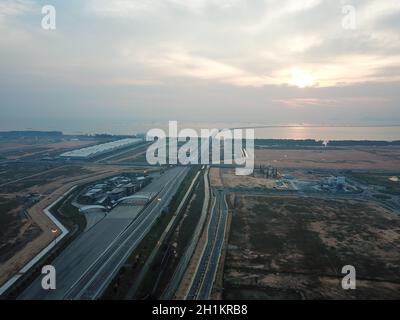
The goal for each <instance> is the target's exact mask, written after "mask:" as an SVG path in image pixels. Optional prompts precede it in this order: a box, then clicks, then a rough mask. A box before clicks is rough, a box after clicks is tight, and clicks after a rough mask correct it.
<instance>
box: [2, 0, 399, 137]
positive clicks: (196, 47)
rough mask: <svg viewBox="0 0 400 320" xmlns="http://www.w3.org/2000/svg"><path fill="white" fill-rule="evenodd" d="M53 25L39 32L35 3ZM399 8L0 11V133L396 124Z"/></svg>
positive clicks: (135, 6) (62, 6)
mask: <svg viewBox="0 0 400 320" xmlns="http://www.w3.org/2000/svg"><path fill="white" fill-rule="evenodd" d="M44 5H53V6H54V8H55V9H56V29H55V30H45V29H43V28H42V25H41V23H42V18H43V17H44V14H42V7H43V6H44ZM399 108H400V1H398V0H348V1H347V0H304V1H299V0H287V1H285V0H152V1H150V0H147V1H146V0H141V1H135V0H113V1H109V0H85V1H78V0H68V1H63V0H59V1H51V0H46V1H39V0H37V1H34V0H1V1H0V116H1V117H0V118H1V119H0V130H1V129H2V128H1V126H3V127H5V126H6V125H7V128H10V126H11V127H12V126H13V124H15V125H16V127H17V124H18V123H22V122H24V123H27V124H29V122H30V121H32V123H33V122H35V123H38V122H39V123H40V122H43V123H46V122H49V121H53V120H55V119H58V120H59V119H63V120H65V121H67V120H68V121H83V122H84V123H85V121H88V122H87V125H88V126H90V121H91V119H114V120H115V119H124V120H127V119H129V120H130V119H132V120H136V121H150V120H151V121H166V120H178V121H234V122H257V123H265V124H292V123H310V124H311V123H313V124H325V123H329V124H398V123H400V112H399V111H400V109H399Z"/></svg>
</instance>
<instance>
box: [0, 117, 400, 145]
mask: <svg viewBox="0 0 400 320" xmlns="http://www.w3.org/2000/svg"><path fill="white" fill-rule="evenodd" d="M168 125H169V122H168V121H148V120H147V121H146V120H126V119H123V120H120V119H118V120H115V119H104V120H92V119H87V120H83V119H81V120H77V119H71V120H65V119H52V120H48V121H43V120H41V121H40V120H38V121H32V120H30V121H7V122H1V121H0V131H11V130H41V131H47V130H49V131H51V130H54V131H62V132H64V133H65V134H71V135H78V134H103V133H105V134H114V135H131V134H141V133H142V134H143V133H147V132H148V130H150V129H154V128H159V129H162V130H164V131H165V132H166V133H167V134H168ZM186 128H190V129H194V130H196V131H197V132H198V133H199V134H200V130H201V129H214V128H215V129H224V128H249V129H250V128H253V129H254V130H255V138H258V139H296V140H303V139H315V140H321V141H332V140H371V141H396V140H400V124H391V125H375V124H369V125H364V124H361V125H359V124H358V125H353V124H345V125H343V124H303V123H302V124H295V123H294V124H267V123H249V122H223V121H221V122H207V121H201V122H194V121H178V130H181V129H186Z"/></svg>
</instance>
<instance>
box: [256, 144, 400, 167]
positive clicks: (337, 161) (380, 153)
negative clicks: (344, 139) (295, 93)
mask: <svg viewBox="0 0 400 320" xmlns="http://www.w3.org/2000/svg"><path fill="white" fill-rule="evenodd" d="M373 150H374V151H373V152H372V151H370V150H368V149H360V148H359V149H340V150H332V149H318V150H312V149H309V150H305V149H304V150H273V149H256V150H255V163H256V166H257V165H259V164H264V165H272V166H275V167H278V168H309V169H341V170H346V169H378V170H398V169H399V168H400V158H399V154H400V148H398V149H394V148H391V149H385V148H374V149H373Z"/></svg>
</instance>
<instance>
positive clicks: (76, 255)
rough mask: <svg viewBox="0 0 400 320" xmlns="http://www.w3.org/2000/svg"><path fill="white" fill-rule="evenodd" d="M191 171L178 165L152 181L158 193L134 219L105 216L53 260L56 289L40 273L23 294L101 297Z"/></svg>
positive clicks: (52, 297)
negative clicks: (46, 286)
mask: <svg viewBox="0 0 400 320" xmlns="http://www.w3.org/2000/svg"><path fill="white" fill-rule="evenodd" d="M188 171H189V168H187V167H186V168H184V167H176V168H173V169H171V170H168V171H167V172H166V173H165V174H164V175H163V176H161V177H160V178H159V179H157V180H155V181H154V182H152V183H151V184H150V185H149V186H148V187H149V190H147V191H152V192H157V193H158V195H157V196H156V197H155V199H154V200H153V201H152V202H151V203H150V204H148V206H147V207H145V208H144V209H143V211H142V212H141V213H140V214H139V215H138V216H137V217H136V218H135V219H134V220H131V221H129V220H128V221H125V219H103V220H102V221H100V222H99V223H98V224H97V225H96V226H95V227H93V228H92V229H90V230H89V232H87V233H86V232H85V233H83V234H82V235H81V236H80V237H78V238H77V239H76V240H75V241H74V242H73V243H72V244H71V245H70V246H69V247H67V248H66V249H65V250H64V252H63V253H62V254H61V255H60V256H59V257H58V258H56V259H55V260H54V262H53V265H54V267H55V268H56V272H57V289H56V290H44V289H42V288H41V278H42V277H41V276H39V277H38V278H37V279H36V280H35V281H34V282H33V283H32V285H31V286H29V287H28V288H27V289H26V290H25V291H24V292H23V293H22V294H21V296H20V297H19V298H20V299H50V300H59V299H71V300H73V299H96V298H99V297H100V296H101V295H102V293H103V292H104V290H105V289H106V288H107V286H108V285H109V283H110V282H111V281H112V279H113V277H114V276H115V275H116V274H117V272H118V271H119V269H120V268H121V267H122V265H123V264H124V263H125V261H126V260H127V259H128V257H129V255H130V254H131V253H132V251H133V250H134V249H135V248H136V247H137V245H138V244H139V243H140V241H141V240H142V239H143V238H144V237H145V235H146V234H147V232H148V231H149V230H150V228H151V227H152V225H153V224H154V223H155V222H156V220H157V218H158V217H159V216H160V215H161V212H162V210H163V208H164V207H166V206H167V205H168V204H169V202H170V200H171V199H172V197H173V195H174V194H175V193H176V191H177V189H178V188H179V185H180V184H181V182H182V181H183V179H184V178H185V176H186V174H187V173H188ZM121 227H122V229H121Z"/></svg>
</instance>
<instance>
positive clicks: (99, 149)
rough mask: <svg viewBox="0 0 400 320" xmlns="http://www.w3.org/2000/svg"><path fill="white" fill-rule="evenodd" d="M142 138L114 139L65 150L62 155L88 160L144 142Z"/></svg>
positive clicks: (63, 156)
mask: <svg viewBox="0 0 400 320" xmlns="http://www.w3.org/2000/svg"><path fill="white" fill-rule="evenodd" d="M142 141H143V140H142V139H136V138H128V139H122V140H117V141H112V142H108V143H103V144H98V145H95V146H90V147H86V148H82V149H77V150H72V151H68V152H64V153H63V154H61V155H60V157H62V158H69V159H77V160H87V159H91V158H95V157H98V156H100V155H102V154H105V153H108V152H111V151H116V150H119V149H122V148H126V147H130V146H134V145H136V144H139V143H140V142H142Z"/></svg>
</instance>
